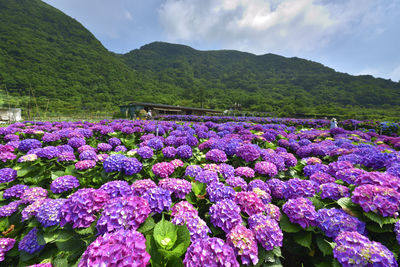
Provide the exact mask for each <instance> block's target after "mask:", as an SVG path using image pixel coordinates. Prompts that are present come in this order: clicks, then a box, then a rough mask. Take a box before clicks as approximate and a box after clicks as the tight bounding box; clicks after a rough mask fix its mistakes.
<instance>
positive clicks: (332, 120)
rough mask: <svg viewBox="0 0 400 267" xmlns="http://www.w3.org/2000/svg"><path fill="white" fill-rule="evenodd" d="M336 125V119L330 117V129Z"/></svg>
mask: <svg viewBox="0 0 400 267" xmlns="http://www.w3.org/2000/svg"><path fill="white" fill-rule="evenodd" d="M336 127H337V121H336V119H335V118H332V119H331V127H330V128H331V129H333V128H336Z"/></svg>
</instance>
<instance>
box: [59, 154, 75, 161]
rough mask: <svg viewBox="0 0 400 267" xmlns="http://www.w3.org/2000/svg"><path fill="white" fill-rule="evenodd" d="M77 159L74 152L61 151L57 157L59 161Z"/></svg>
mask: <svg viewBox="0 0 400 267" xmlns="http://www.w3.org/2000/svg"><path fill="white" fill-rule="evenodd" d="M75 160H76V157H75V154H74V153H73V152H61V153H60V154H59V155H58V158H57V161H58V162H64V161H75Z"/></svg>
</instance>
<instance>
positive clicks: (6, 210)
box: [0, 200, 23, 218]
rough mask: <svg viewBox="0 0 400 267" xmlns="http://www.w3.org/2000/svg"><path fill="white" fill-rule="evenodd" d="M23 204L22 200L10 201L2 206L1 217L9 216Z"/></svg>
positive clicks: (0, 209) (0, 208)
mask: <svg viewBox="0 0 400 267" xmlns="http://www.w3.org/2000/svg"><path fill="white" fill-rule="evenodd" d="M21 204H23V201H22V200H17V201H13V202H10V203H9V204H7V205H4V206H1V207H0V218H3V217H8V216H10V215H11V214H13V213H14V212H16V211H17V210H18V207H19V205H21Z"/></svg>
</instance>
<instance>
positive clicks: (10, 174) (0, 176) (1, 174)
mask: <svg viewBox="0 0 400 267" xmlns="http://www.w3.org/2000/svg"><path fill="white" fill-rule="evenodd" d="M15 178H17V171H16V170H14V169H11V168H3V169H0V184H2V183H8V182H11V181H14V180H15Z"/></svg>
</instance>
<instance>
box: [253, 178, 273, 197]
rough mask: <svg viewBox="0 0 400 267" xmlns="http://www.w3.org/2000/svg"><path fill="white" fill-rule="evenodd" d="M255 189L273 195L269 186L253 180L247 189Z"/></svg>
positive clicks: (258, 180)
mask: <svg viewBox="0 0 400 267" xmlns="http://www.w3.org/2000/svg"><path fill="white" fill-rule="evenodd" d="M254 188H260V189H261V190H263V191H265V192H266V193H268V194H270V193H271V190H270V189H269V187H268V185H267V184H266V183H265V182H264V181H262V180H260V179H254V180H251V181H250V183H249V185H248V187H247V190H248V191H253V189H254Z"/></svg>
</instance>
